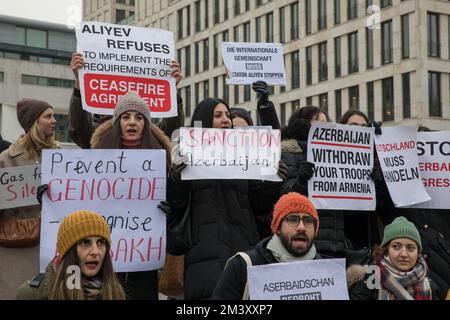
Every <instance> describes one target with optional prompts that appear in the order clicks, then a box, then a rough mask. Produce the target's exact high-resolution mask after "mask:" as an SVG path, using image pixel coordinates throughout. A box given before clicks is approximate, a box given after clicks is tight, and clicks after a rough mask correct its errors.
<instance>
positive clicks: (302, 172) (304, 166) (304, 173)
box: [297, 161, 314, 184]
mask: <svg viewBox="0 0 450 320" xmlns="http://www.w3.org/2000/svg"><path fill="white" fill-rule="evenodd" d="M313 174H314V163H311V162H308V161H303V162H302V163H301V164H300V167H299V168H298V175H297V180H298V182H299V183H300V184H305V183H306V182H307V181H308V180H309V179H311V178H312V176H313Z"/></svg>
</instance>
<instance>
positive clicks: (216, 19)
mask: <svg viewBox="0 0 450 320" xmlns="http://www.w3.org/2000/svg"><path fill="white" fill-rule="evenodd" d="M219 22H220V0H214V23H216V24H217V23H219Z"/></svg>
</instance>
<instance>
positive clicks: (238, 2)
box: [234, 0, 241, 16]
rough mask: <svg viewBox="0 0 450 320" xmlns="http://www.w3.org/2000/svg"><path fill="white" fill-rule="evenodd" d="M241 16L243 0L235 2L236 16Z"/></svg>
mask: <svg viewBox="0 0 450 320" xmlns="http://www.w3.org/2000/svg"><path fill="white" fill-rule="evenodd" d="M240 14H241V0H234V16H237V15H240Z"/></svg>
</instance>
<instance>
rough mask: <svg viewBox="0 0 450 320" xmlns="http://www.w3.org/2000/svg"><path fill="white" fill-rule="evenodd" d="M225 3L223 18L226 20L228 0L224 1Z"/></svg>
mask: <svg viewBox="0 0 450 320" xmlns="http://www.w3.org/2000/svg"><path fill="white" fill-rule="evenodd" d="M223 5H224V8H223V10H224V11H223V13H224V15H223V19H224V20H225V21H226V20H228V18H229V17H228V0H224V1H223Z"/></svg>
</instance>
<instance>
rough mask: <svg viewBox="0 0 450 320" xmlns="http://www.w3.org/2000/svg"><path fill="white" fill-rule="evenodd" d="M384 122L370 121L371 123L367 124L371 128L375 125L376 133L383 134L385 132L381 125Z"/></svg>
mask: <svg viewBox="0 0 450 320" xmlns="http://www.w3.org/2000/svg"><path fill="white" fill-rule="evenodd" d="M382 124H383V123H382V122H381V121H378V122H377V121H369V123H368V124H367V126H368V127H369V128H371V127H374V128H375V134H376V135H382V134H383V133H382V132H381V125H382Z"/></svg>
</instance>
